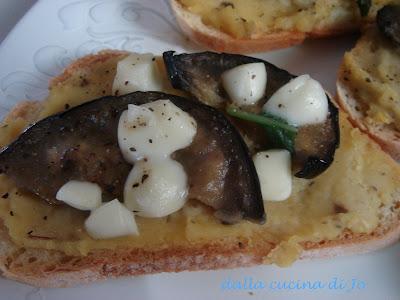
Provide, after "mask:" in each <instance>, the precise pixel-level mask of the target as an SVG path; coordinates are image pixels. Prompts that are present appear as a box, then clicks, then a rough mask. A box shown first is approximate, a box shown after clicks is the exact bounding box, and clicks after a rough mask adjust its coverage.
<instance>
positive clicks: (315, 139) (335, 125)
mask: <svg viewBox="0 0 400 300" xmlns="http://www.w3.org/2000/svg"><path fill="white" fill-rule="evenodd" d="M163 58H164V63H165V66H166V69H167V72H168V77H169V79H170V81H171V84H172V86H173V87H174V88H176V89H180V90H183V91H185V92H187V93H189V94H191V95H192V97H194V98H196V99H198V100H199V101H200V102H203V103H206V104H208V105H211V106H214V107H216V108H219V109H221V110H225V108H226V106H227V105H228V104H229V101H228V96H227V95H226V93H225V91H224V89H223V86H222V81H221V75H222V73H223V72H225V71H227V70H229V69H232V68H234V67H236V66H239V65H242V64H248V63H256V62H261V63H264V65H265V68H266V71H267V74H268V80H267V87H266V92H265V95H264V97H263V98H262V99H261V100H259V101H258V103H257V104H256V105H252V106H244V107H242V108H241V109H243V110H245V111H248V112H252V113H260V112H261V109H262V106H263V105H264V104H265V103H266V102H267V101H268V99H269V98H270V97H271V96H272V95H273V94H274V93H275V92H276V91H277V90H278V89H279V88H280V87H282V86H283V85H285V84H286V83H288V82H289V81H290V80H291V79H293V78H295V77H296V76H295V75H292V74H290V73H289V72H287V71H285V70H282V69H279V68H278V67H276V66H274V65H273V64H271V63H268V62H266V61H264V60H262V59H259V58H254V57H249V56H244V55H239V54H227V53H215V52H201V53H193V54H175V52H174V51H167V52H164V54H163ZM327 97H328V100H329V116H328V119H327V121H326V122H325V123H324V128H321V125H320V124H318V125H313V126H305V127H300V128H299V132H298V135H297V138H296V141H295V153H294V155H293V161H294V163H293V164H294V171H295V176H296V177H300V178H307V179H311V178H314V177H315V176H318V175H319V174H321V173H322V172H324V171H325V170H326V169H327V168H328V167H329V165H330V164H331V163H332V161H333V158H334V154H335V151H336V149H337V148H338V147H339V141H340V132H339V120H338V109H337V107H336V106H335V105H334V104H333V102H332V101H331V99H330V97H329V95H327ZM231 121H232V122H233V123H234V124H235V125H236V126H237V127H238V128H239V130H240V131H241V132H242V133H243V134H244V135H246V136H250V138H251V139H252V140H253V142H255V144H256V147H255V152H256V151H260V150H264V149H266V147H268V141H267V139H266V138H264V136H263V130H262V128H261V127H260V126H257V125H254V126H252V125H250V126H249V123H248V122H243V121H240V120H234V119H231ZM246 123H247V124H246ZM251 127H252V128H251ZM304 137H306V140H307V142H304ZM321 137H323V138H324V139H323V140H322V142H321ZM300 139H301V140H300ZM310 145H314V147H310Z"/></svg>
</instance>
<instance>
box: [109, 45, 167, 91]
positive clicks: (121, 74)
mask: <svg viewBox="0 0 400 300" xmlns="http://www.w3.org/2000/svg"><path fill="white" fill-rule="evenodd" d="M160 74H161V72H160V70H158V68H157V63H156V61H155V57H154V55H153V54H150V53H145V54H138V53H133V54H131V55H129V56H127V57H126V58H124V59H123V60H121V61H119V62H118V65H117V73H116V75H115V78H114V83H113V86H112V93H113V95H116V96H118V95H124V94H129V93H132V92H136V91H142V92H145V91H162V90H163V82H162V78H161V75H160Z"/></svg>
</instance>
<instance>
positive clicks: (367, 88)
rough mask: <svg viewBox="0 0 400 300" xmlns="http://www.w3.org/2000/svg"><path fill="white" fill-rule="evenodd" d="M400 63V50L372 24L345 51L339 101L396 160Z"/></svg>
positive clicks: (399, 138) (399, 141)
mask: <svg viewBox="0 0 400 300" xmlns="http://www.w3.org/2000/svg"><path fill="white" fill-rule="evenodd" d="M399 65H400V50H399V49H396V47H395V46H394V45H392V44H391V43H390V42H389V41H388V40H386V39H385V38H384V37H382V36H381V35H380V34H379V32H378V30H377V29H376V28H370V29H369V30H368V31H367V32H365V34H364V35H363V36H362V37H361V38H360V39H359V41H358V42H357V45H356V46H355V47H354V48H353V49H352V50H351V51H350V52H347V53H346V54H345V57H344V60H343V62H342V64H341V66H340V69H339V74H338V80H337V94H338V103H339V104H340V106H341V107H342V108H343V109H344V110H345V111H346V112H347V113H348V114H349V117H350V120H351V122H352V123H353V124H354V125H355V126H357V127H359V128H360V129H361V130H362V131H364V132H366V133H368V134H369V135H370V136H371V137H372V138H373V139H374V140H375V141H377V143H379V144H380V145H381V147H382V148H383V149H384V150H385V151H386V152H387V153H389V154H390V155H391V156H392V157H393V158H394V159H395V160H400V119H399V113H398V112H399V109H400V105H399V101H400V89H399V88H398V86H399V85H400V77H399V76H400V74H399V73H397V72H398V71H399V70H400V68H398V67H397V66H399ZM396 68H397V69H396ZM396 86H397V87H396Z"/></svg>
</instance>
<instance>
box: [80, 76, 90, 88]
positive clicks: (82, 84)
mask: <svg viewBox="0 0 400 300" xmlns="http://www.w3.org/2000/svg"><path fill="white" fill-rule="evenodd" d="M88 84H89V81H88V80H87V79H86V78H83V77H82V80H81V82H80V86H81V87H84V86H87V85H88Z"/></svg>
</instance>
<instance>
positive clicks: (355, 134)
mask: <svg viewBox="0 0 400 300" xmlns="http://www.w3.org/2000/svg"><path fill="white" fill-rule="evenodd" d="M125 55H126V53H125V52H110V51H108V52H103V53H100V54H98V55H94V56H88V57H85V58H82V59H80V60H78V61H77V62H75V63H73V64H72V65H71V66H70V67H68V68H67V69H66V70H65V72H64V73H63V75H61V76H60V77H57V78H55V79H53V80H52V84H51V87H50V88H51V95H50V97H49V99H48V100H47V101H45V102H41V103H39V102H25V103H23V104H20V105H18V106H17V107H15V109H14V110H13V111H12V112H10V114H9V117H8V118H6V121H5V122H6V123H7V124H8V126H7V128H3V130H7V132H8V133H9V136H8V137H7V138H6V139H9V140H10V139H13V138H16V137H17V136H18V132H19V131H21V130H23V128H24V126H27V125H28V124H29V123H31V122H34V121H36V120H37V119H38V118H40V117H43V116H45V115H47V114H49V113H54V110H60V109H62V107H63V104H64V103H63V102H62V101H66V100H67V98H66V97H65V95H64V94H61V91H63V90H64V88H66V87H68V85H67V82H68V84H74V85H75V84H76V86H77V89H79V90H81V91H85V92H84V93H79V94H77V93H74V96H75V98H74V99H75V100H76V99H78V100H79V101H78V102H76V103H74V105H77V104H79V102H84V101H88V100H90V99H91V97H94V96H96V95H102V94H104V93H105V94H107V93H111V87H110V84H111V83H112V81H111V82H110V79H112V78H113V76H114V73H115V70H114V69H110V70H109V69H107V71H109V72H107V75H101V76H100V77H99V74H98V73H99V72H98V70H99V68H100V66H101V65H102V64H105V63H110V62H112V64H114V63H115V61H116V60H118V59H121V58H123V57H125ZM83 73H84V74H86V76H87V77H86V78H88V80H89V84H88V85H87V86H81V85H80V82H79V78H80V77H79V75H80V74H83ZM92 73H93V74H92ZM103 73H104V72H101V74H103ZM104 76H106V77H104ZM95 78H97V79H98V80H97V81H95ZM75 80H77V82H75ZM104 91H105V92H104ZM75 92H76V91H75ZM80 95H86V96H80ZM56 96H57V97H56ZM85 97H87V98H85ZM23 124H25V125H23ZM341 132H342V141H341V147H340V148H339V149H338V151H337V154H336V160H335V162H334V163H333V165H332V166H331V167H330V168H329V169H328V170H327V171H326V172H325V173H324V174H322V175H320V176H319V177H317V178H316V179H315V180H313V181H312V182H311V181H301V182H302V183H304V184H305V188H304V189H303V191H300V192H294V193H296V195H294V196H296V197H297V198H296V199H293V200H290V201H284V202H280V203H268V204H267V211H268V210H270V214H269V219H268V222H267V223H266V224H265V225H255V224H254V226H253V227H247V228H250V230H249V231H250V232H248V235H247V237H246V239H243V236H241V235H240V234H235V232H236V231H238V232H239V230H240V229H241V226H242V225H235V226H236V227H228V228H229V230H230V231H229V232H230V233H231V234H229V235H226V236H225V233H224V231H223V233H224V234H223V237H211V238H210V239H207V240H204V239H199V240H198V241H193V240H192V241H187V242H184V243H182V244H180V245H179V246H177V245H174V244H168V243H165V244H162V245H160V246H157V247H154V248H151V249H149V248H148V247H140V246H135V244H131V245H129V246H127V245H125V246H121V247H117V248H113V249H109V248H107V247H105V248H104V249H101V248H93V249H89V251H88V253H86V254H81V255H80V254H76V253H75V254H71V253H68V251H62V250H60V249H58V248H57V247H55V248H51V247H50V246H51V245H50V243H49V242H48V241H47V240H41V241H35V242H38V243H37V244H35V245H36V246H35V247H33V246H32V245H33V244H29V243H27V242H24V240H23V241H22V242H21V240H19V239H16V238H15V236H14V235H13V234H14V233H13V231H12V230H11V228H10V227H8V225H7V217H6V215H1V216H2V217H0V219H1V222H0V224H1V225H0V270H1V271H2V274H3V275H4V276H5V277H7V278H11V279H15V280H18V281H21V282H25V283H28V284H31V285H35V286H39V287H65V286H72V285H76V284H82V283H88V282H93V281H97V280H105V279H107V278H114V277H120V276H132V275H141V274H150V273H158V272H178V271H184V270H208V269H217V268H234V267H243V266H252V265H258V264H263V263H272V262H275V263H279V264H285V262H286V259H287V258H288V257H293V252H296V253H295V257H297V256H300V257H301V258H316V257H333V256H336V255H343V254H354V253H362V252H367V251H372V250H376V249H379V248H382V247H384V246H387V245H390V244H392V243H394V242H395V241H396V240H397V239H398V238H399V236H400V205H399V204H400V203H399V199H400V191H399V190H398V189H397V188H396V187H398V186H400V167H399V166H398V165H397V163H395V162H394V161H393V160H392V159H391V158H390V157H389V156H388V155H387V154H385V153H384V152H383V151H381V150H380V149H379V146H378V145H376V144H375V143H374V142H373V141H371V140H370V139H369V138H368V137H367V136H366V135H363V134H362V133H360V132H359V130H358V129H354V128H352V127H351V126H350V125H349V123H348V121H347V119H346V118H345V116H344V115H342V116H341ZM1 142H2V143H4V140H2V141H1ZM361 158H365V159H361ZM357 174H358V176H355V175H357ZM355 177H356V178H355ZM0 180H3V181H4V180H6V179H5V178H4V177H1V178H0ZM326 182H329V186H328V185H327V184H325V183H326ZM350 182H354V185H351V183H350ZM0 183H1V182H0ZM346 184H348V185H347V186H346ZM372 184H373V185H372ZM321 187H322V188H323V189H320V188H321ZM325 188H326V189H325ZM330 192H332V193H335V192H338V193H340V194H341V195H342V196H344V197H347V199H343V200H342V202H341V204H340V205H339V204H335V205H334V208H333V211H332V212H330V210H329V213H328V215H333V218H332V220H333V221H334V222H339V220H341V217H346V215H347V213H346V211H350V212H354V213H357V211H358V210H362V211H363V209H364V206H365V205H363V203H362V202H359V201H360V200H362V199H361V197H360V198H355V199H354V198H352V195H354V194H357V193H361V192H362V193H363V194H364V195H371V196H370V197H371V199H367V200H368V201H370V202H371V205H376V212H375V211H374V214H373V215H372V216H370V215H369V214H367V219H365V220H369V217H372V218H375V217H376V218H377V219H376V222H375V223H373V224H372V223H371V224H372V225H371V224H369V226H370V228H369V229H367V230H364V228H363V225H362V224H361V227H360V226H355V227H354V228H353V229H354V230H350V229H349V228H348V227H351V224H352V223H351V222H354V216H352V215H349V218H347V219H348V220H349V222H350V223H348V224H347V225H346V223H343V224H340V223H332V225H333V227H332V228H338V227H337V226H340V225H344V226H343V227H341V229H340V230H339V231H337V232H338V234H337V235H336V234H332V231H331V230H329V231H327V232H328V234H327V235H326V236H325V237H323V238H321V237H319V236H318V234H317V233H318V232H319V231H318V228H320V227H322V226H325V225H326V224H325V223H323V222H325V221H322V223H321V224H318V226H315V228H314V227H313V228H308V229H307V230H306V231H307V232H309V231H311V233H312V234H311V236H310V238H309V239H306V240H304V239H298V238H299V235H297V236H296V234H300V232H295V233H291V234H290V235H288V233H285V232H284V231H282V230H283V229H284V227H282V228H278V230H277V231H276V232H274V235H271V234H267V233H268V232H269V228H270V227H273V226H278V227H279V226H280V224H281V223H280V222H279V219H280V216H279V215H274V213H273V212H274V211H275V210H277V211H278V210H280V209H281V208H282V207H285V206H290V207H291V209H290V211H295V212H297V213H301V214H306V213H307V212H305V211H302V212H300V211H296V205H299V204H301V203H298V202H299V201H300V202H304V203H305V205H306V206H301V207H303V208H304V207H305V208H309V210H314V209H316V208H317V207H319V206H316V205H315V203H313V202H309V201H311V198H316V199H317V200H319V198H321V199H320V201H316V202H323V203H325V204H326V203H327V201H328V202H329V201H331V198H332V197H334V195H332V196H330V195H329V193H330ZM0 193H2V191H1V190H0ZM307 193H308V196H304V195H307ZM302 194H304V195H303V196H302ZM316 194H318V195H316ZM10 197H11V195H10ZM10 197H8V198H10ZM323 197H326V198H325V199H323ZM377 199H380V200H379V201H378V202H377ZM2 200H4V201H2V204H1V205H6V202H7V199H2ZM8 200H10V199H8ZM350 203H352V205H350ZM374 203H375V204H374ZM347 204H349V205H347ZM1 205H0V206H1ZM43 205H45V204H43ZM324 206H325V205H324ZM0 210H1V209H0ZM324 210H325V208H324V209H323V210H321V211H319V213H317V214H316V218H320V217H321V215H320V214H322V212H323V211H324ZM6 212H7V215H8V211H6ZM363 212H367V213H369V212H371V211H369V210H366V211H363ZM296 218H297V216H296V215H292V216H291V217H290V218H286V219H285V220H281V221H282V222H283V223H287V222H290V220H289V219H293V220H297V219H296ZM345 219H346V218H343V220H345ZM335 220H336V221H335ZM47 221H50V220H47ZM188 223H190V222H188ZM361 223H362V222H361ZM316 224H317V223H316ZM203 225H204V226H205V228H204V230H203V228H201V231H206V229H207V227H208V226H210V227H211V229H212V230H213V231H218V230H221V228H227V227H226V226H229V225H222V224H214V225H213V224H207V223H206V224H203ZM364 225H365V224H364ZM165 226H168V224H167V225H165ZM243 226H244V225H243ZM255 226H257V227H255ZM290 227H291V226H290ZM257 228H261V229H262V230H264V231H257ZM357 228H358V230H356V229H357ZM315 230H317V231H316V232H314V231H315ZM330 235H331V236H330ZM329 236H330V237H329ZM297 241H298V243H297ZM49 247H50V248H49Z"/></svg>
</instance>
